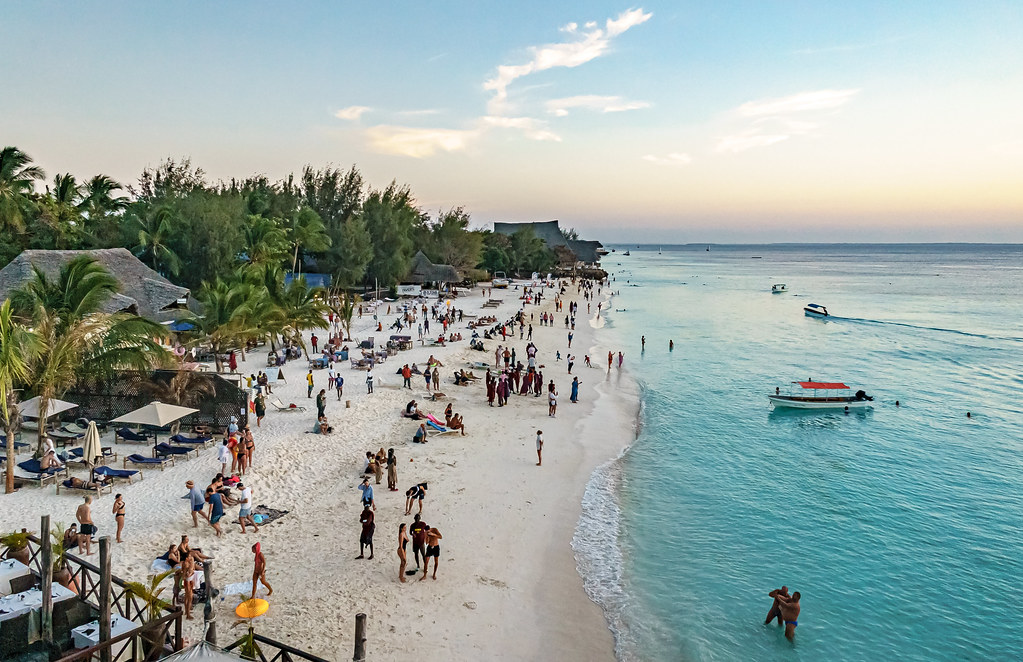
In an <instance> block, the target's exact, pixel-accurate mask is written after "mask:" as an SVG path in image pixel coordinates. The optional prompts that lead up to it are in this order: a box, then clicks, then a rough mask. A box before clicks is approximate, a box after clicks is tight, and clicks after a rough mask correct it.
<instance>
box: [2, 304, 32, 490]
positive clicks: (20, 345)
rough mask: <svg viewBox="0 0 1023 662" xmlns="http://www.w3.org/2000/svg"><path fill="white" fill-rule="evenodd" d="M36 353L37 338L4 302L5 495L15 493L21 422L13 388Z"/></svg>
mask: <svg viewBox="0 0 1023 662" xmlns="http://www.w3.org/2000/svg"><path fill="white" fill-rule="evenodd" d="M39 350H40V344H39V336H37V335H36V334H35V332H33V331H31V330H30V329H27V328H25V327H24V326H22V325H20V324H18V323H17V322H16V321H14V317H13V314H12V313H11V300H10V299H6V300H5V301H4V302H3V304H0V416H2V418H3V420H2V421H0V422H2V424H3V427H4V432H5V433H6V435H7V472H6V473H7V476H6V492H7V494H10V493H11V492H13V491H14V433H15V432H17V430H18V426H19V424H20V423H21V412H20V411H19V410H18V394H17V392H16V391H15V390H14V386H15V385H16V384H23V383H25V382H27V381H28V379H29V376H30V374H31V368H30V367H31V364H32V362H33V361H34V360H35V359H36V357H37V356H38V355H39Z"/></svg>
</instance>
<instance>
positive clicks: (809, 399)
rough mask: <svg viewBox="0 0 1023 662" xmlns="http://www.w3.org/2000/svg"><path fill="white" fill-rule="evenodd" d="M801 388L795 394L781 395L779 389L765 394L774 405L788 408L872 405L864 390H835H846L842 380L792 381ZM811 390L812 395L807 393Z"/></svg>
mask: <svg viewBox="0 0 1023 662" xmlns="http://www.w3.org/2000/svg"><path fill="white" fill-rule="evenodd" d="M792 383H793V384H796V385H798V386H799V387H800V388H801V389H802V390H801V391H800V392H798V393H796V394H793V393H790V394H788V395H782V394H781V389H780V388H776V389H774V395H769V396H767V399H768V400H770V401H771V404H772V405H773V406H775V407H788V408H790V409H865V408H867V407H872V406H873V405H871V404H870V403H871V402H873V400H874V398H872V397H871V396H869V395H867V394H866V392H864V391H862V390H860V391H856V393H855V394H854V395H839V394H837V393H835V392H836V391H837V392H839V393H840V392H842V391H848V390H849V387H848V386H846V385H845V384H843V383H842V382H812V381H809V382H792ZM811 391H812V395H811V394H809V393H810V392H811Z"/></svg>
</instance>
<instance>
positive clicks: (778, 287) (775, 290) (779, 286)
mask: <svg viewBox="0 0 1023 662" xmlns="http://www.w3.org/2000/svg"><path fill="white" fill-rule="evenodd" d="M788 291H789V286H788V285H786V284H785V283H775V284H774V285H772V286H771V294H781V293H782V292H788Z"/></svg>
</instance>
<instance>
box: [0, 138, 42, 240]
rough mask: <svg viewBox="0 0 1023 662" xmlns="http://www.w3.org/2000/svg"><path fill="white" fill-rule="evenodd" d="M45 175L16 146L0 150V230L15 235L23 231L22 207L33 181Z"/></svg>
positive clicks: (28, 197)
mask: <svg viewBox="0 0 1023 662" xmlns="http://www.w3.org/2000/svg"><path fill="white" fill-rule="evenodd" d="M45 176H46V175H45V174H44V173H43V169H42V168H40V167H39V166H36V165H32V159H31V157H29V155H28V154H26V153H25V152H23V151H21V150H20V149H18V148H17V147H4V148H3V149H2V150H0V228H6V229H13V230H16V231H18V232H21V231H22V230H24V229H25V216H24V214H25V208H26V207H27V206H28V204H29V202H30V200H31V197H32V193H33V191H34V187H35V182H36V181H39V180H41V179H43V178H44V177H45Z"/></svg>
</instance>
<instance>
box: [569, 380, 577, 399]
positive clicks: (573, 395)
mask: <svg viewBox="0 0 1023 662" xmlns="http://www.w3.org/2000/svg"><path fill="white" fill-rule="evenodd" d="M570 399H571V400H572V402H579V378H578V377H573V378H572V397H571V398H570Z"/></svg>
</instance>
